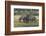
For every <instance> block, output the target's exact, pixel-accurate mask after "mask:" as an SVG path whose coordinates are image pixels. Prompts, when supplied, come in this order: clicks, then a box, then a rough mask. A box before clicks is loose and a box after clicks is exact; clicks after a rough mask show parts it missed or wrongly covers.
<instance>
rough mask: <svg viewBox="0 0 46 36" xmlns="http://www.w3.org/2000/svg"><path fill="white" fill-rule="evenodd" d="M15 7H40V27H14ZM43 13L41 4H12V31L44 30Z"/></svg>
mask: <svg viewBox="0 0 46 36" xmlns="http://www.w3.org/2000/svg"><path fill="white" fill-rule="evenodd" d="M14 8H23V9H39V26H38V27H14ZM41 13H42V7H41V6H22V5H11V32H12V31H28V30H42V14H41Z"/></svg>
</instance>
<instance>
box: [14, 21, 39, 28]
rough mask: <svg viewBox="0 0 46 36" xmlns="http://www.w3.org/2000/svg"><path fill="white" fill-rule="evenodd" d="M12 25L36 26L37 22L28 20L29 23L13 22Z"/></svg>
mask: <svg viewBox="0 0 46 36" xmlns="http://www.w3.org/2000/svg"><path fill="white" fill-rule="evenodd" d="M14 23H15V24H14V27H35V26H38V25H39V23H38V22H34V23H33V22H29V23H24V22H14Z"/></svg>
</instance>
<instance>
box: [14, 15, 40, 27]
mask: <svg viewBox="0 0 46 36" xmlns="http://www.w3.org/2000/svg"><path fill="white" fill-rule="evenodd" d="M18 17H20V16H18ZM18 17H17V15H16V16H14V27H36V26H39V22H38V20H36V21H35V22H31V21H30V22H29V23H24V22H19V21H17V20H16V19H18Z"/></svg>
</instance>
